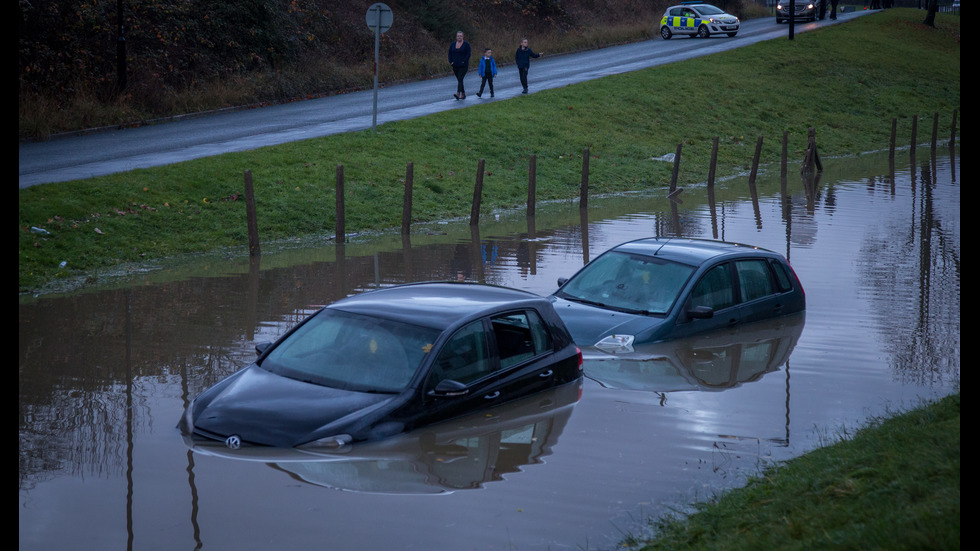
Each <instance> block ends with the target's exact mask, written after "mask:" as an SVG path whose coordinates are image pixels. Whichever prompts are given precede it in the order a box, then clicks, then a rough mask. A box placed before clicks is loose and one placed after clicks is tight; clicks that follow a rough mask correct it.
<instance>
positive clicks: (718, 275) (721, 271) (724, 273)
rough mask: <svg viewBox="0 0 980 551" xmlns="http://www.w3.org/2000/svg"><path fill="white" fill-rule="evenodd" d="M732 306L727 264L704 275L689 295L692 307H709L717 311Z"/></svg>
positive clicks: (732, 294) (733, 302) (731, 290)
mask: <svg viewBox="0 0 980 551" xmlns="http://www.w3.org/2000/svg"><path fill="white" fill-rule="evenodd" d="M734 304H735V294H734V292H733V289H732V276H731V271H730V269H729V267H728V264H727V263H725V264H721V265H718V266H715V267H714V268H712V269H711V270H709V271H708V272H707V273H706V274H704V277H702V278H701V280H700V281H698V283H697V285H695V286H694V291H693V292H692V293H691V306H692V307H697V306H709V307H711V308H712V309H714V310H715V311H717V310H721V309H723V308H728V307H729V306H732V305H734Z"/></svg>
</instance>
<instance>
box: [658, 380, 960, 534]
mask: <svg viewBox="0 0 980 551" xmlns="http://www.w3.org/2000/svg"><path fill="white" fill-rule="evenodd" d="M697 509H698V510H697V512H695V513H694V514H693V515H690V516H688V517H686V518H680V517H675V518H665V519H659V520H658V521H656V522H655V524H656V525H657V529H658V532H657V538H656V539H655V540H653V541H650V542H646V545H645V546H643V547H642V551H656V550H659V549H669V550H671V551H679V550H707V549H724V550H726V551H738V550H742V549H744V550H757V549H854V550H857V549H861V550H864V549H887V550H890V551H901V550H920V549H959V548H960V395H959V393H958V392H957V393H956V394H953V395H951V396H947V397H946V398H943V399H942V400H939V401H937V402H934V403H930V404H926V405H924V406H922V407H920V408H917V409H914V410H912V411H908V412H905V413H903V414H901V415H897V416H895V417H892V418H888V419H874V420H872V421H871V422H870V423H869V425H868V426H867V427H865V428H863V429H861V430H860V431H858V432H857V433H856V434H854V435H853V437H851V438H842V439H841V440H840V441H839V442H837V443H835V444H833V445H830V446H826V447H822V448H820V449H817V450H815V451H812V452H810V453H807V454H805V455H803V456H800V457H797V458H795V459H792V460H790V461H788V462H786V463H785V464H782V465H778V466H775V467H772V468H770V469H769V470H767V471H766V472H764V473H762V474H761V475H760V476H758V477H756V478H753V479H752V480H750V481H749V482H748V484H747V485H746V486H744V487H742V488H737V489H734V490H731V491H729V492H727V493H724V494H723V495H721V496H720V497H719V498H718V499H716V500H714V501H712V502H707V503H701V504H698V505H697Z"/></svg>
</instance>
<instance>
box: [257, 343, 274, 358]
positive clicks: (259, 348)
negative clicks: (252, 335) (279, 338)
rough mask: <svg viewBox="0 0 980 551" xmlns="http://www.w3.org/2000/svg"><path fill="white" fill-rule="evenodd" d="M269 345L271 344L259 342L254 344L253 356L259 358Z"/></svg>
mask: <svg viewBox="0 0 980 551" xmlns="http://www.w3.org/2000/svg"><path fill="white" fill-rule="evenodd" d="M271 344H272V343H271V342H260V343H258V344H256V345H255V355H256V356H261V355H262V353H263V352H265V351H266V349H268V348H269V346H270V345H271Z"/></svg>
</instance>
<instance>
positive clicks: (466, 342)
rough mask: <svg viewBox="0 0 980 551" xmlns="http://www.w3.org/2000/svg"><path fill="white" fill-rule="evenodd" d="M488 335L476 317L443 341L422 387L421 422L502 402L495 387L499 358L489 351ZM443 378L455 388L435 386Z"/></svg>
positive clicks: (481, 322)
mask: <svg viewBox="0 0 980 551" xmlns="http://www.w3.org/2000/svg"><path fill="white" fill-rule="evenodd" d="M490 337H491V335H490V332H489V325H488V322H487V320H485V319H479V320H476V321H473V322H470V323H468V324H467V325H464V326H463V327H461V328H459V329H458V330H457V331H456V332H455V333H454V334H453V335H452V336H451V337H450V338H449V339H448V340H447V341H446V343H445V344H443V346H442V348H440V350H439V351H438V353H437V355H436V357H435V358H434V360H433V362H432V366H431V368H430V369H429V374H428V376H427V377H426V380H425V383H424V387H423V389H422V396H423V400H424V403H425V405H424V407H423V410H424V412H425V413H424V414H423V423H428V422H435V421H439V420H442V419H449V418H452V417H456V416H459V415H463V414H465V413H469V412H472V411H478V410H480V409H483V408H485V407H489V406H492V405H494V404H497V403H499V402H500V401H501V400H499V399H498V398H500V393H499V391H498V390H496V389H495V385H496V381H497V373H496V372H497V371H498V369H499V361H498V360H497V358H496V356H495V353H493V352H492V351H491V339H490ZM443 381H454V382H455V388H449V389H448V390H447V389H444V388H442V387H440V389H437V387H438V386H439V385H440V383H443ZM444 384H445V383H444Z"/></svg>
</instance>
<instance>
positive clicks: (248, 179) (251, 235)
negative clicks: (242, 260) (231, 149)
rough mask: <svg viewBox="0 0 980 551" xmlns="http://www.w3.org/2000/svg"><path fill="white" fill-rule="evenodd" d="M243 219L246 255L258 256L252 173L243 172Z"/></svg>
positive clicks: (257, 225) (257, 224) (257, 229)
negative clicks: (246, 227)
mask: <svg viewBox="0 0 980 551" xmlns="http://www.w3.org/2000/svg"><path fill="white" fill-rule="evenodd" d="M245 218H246V223H247V225H248V255H249V256H259V254H260V251H259V223H258V220H257V218H256V212H255V188H254V187H253V186H252V171H251V170H246V171H245Z"/></svg>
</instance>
